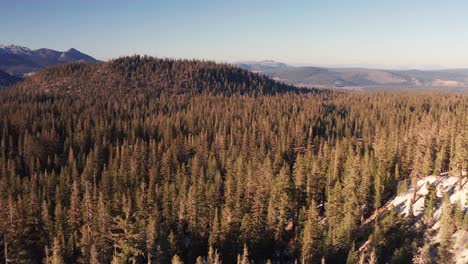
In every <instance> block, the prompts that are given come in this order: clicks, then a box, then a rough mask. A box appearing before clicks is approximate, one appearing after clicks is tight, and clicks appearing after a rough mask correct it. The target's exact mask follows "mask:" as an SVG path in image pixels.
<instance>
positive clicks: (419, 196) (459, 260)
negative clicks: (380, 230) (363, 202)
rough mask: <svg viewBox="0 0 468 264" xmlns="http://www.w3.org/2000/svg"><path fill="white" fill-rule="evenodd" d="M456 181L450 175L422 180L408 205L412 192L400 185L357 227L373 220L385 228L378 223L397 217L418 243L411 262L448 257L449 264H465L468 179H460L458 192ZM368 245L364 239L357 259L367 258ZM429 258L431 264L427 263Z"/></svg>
mask: <svg viewBox="0 0 468 264" xmlns="http://www.w3.org/2000/svg"><path fill="white" fill-rule="evenodd" d="M459 180H460V178H459V176H451V175H449V173H448V172H446V173H441V174H440V175H438V176H436V175H431V176H427V177H423V178H422V179H420V180H418V181H417V190H416V201H415V202H414V204H412V199H413V195H414V192H415V191H414V189H413V188H412V187H408V186H406V184H407V182H401V183H400V184H399V193H398V194H397V195H395V196H394V197H393V198H392V199H390V200H389V201H388V202H387V203H386V204H385V206H383V207H382V208H381V209H380V210H377V211H375V212H374V214H373V215H372V216H371V217H369V218H368V219H367V220H366V221H364V222H363V223H361V227H362V228H363V229H364V227H365V226H366V225H369V224H371V223H373V222H375V220H377V223H378V225H384V226H385V224H382V223H384V222H389V219H391V218H392V217H393V218H394V219H395V218H399V217H400V219H402V221H403V222H404V223H405V224H404V226H403V228H404V229H406V230H413V232H414V233H413V236H415V237H414V238H415V241H419V242H418V244H419V245H420V247H419V251H418V254H417V255H415V258H414V259H417V260H414V261H415V262H416V263H441V261H440V258H441V257H442V258H443V257H447V255H448V257H449V258H452V259H453V263H456V264H466V263H468V247H467V246H466V245H468V230H467V228H468V222H467V220H468V218H467V216H468V178H466V177H464V178H462V181H461V184H462V187H461V189H460V185H459V183H460V181H459ZM407 187H408V188H407ZM395 213H397V214H399V217H395V215H394V214H395ZM376 225H377V224H376ZM393 232H395V231H393ZM393 235H397V234H395V233H393V234H391V233H390V234H389V233H387V234H386V236H387V237H391V236H393ZM372 243H373V241H371V240H368V241H366V243H364V244H363V245H362V246H361V247H360V248H359V253H360V257H361V258H363V259H365V258H368V257H369V254H370V252H369V249H368V248H369V245H370V244H372ZM443 250H446V252H445V253H444V252H443ZM442 253H443V255H441V254H442ZM423 259H425V260H423ZM429 259H430V260H431V262H427V261H428V260H429ZM418 261H423V262H418ZM424 261H426V262H424Z"/></svg>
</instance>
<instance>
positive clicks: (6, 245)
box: [4, 232, 8, 264]
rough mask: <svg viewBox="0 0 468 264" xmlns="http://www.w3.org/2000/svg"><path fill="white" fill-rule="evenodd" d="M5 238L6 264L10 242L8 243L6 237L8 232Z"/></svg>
mask: <svg viewBox="0 0 468 264" xmlns="http://www.w3.org/2000/svg"><path fill="white" fill-rule="evenodd" d="M4 238H5V252H4V253H5V264H7V263H8V241H7V236H6V232H5V235H4Z"/></svg>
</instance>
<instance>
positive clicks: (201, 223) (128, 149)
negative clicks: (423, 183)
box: [0, 57, 468, 263]
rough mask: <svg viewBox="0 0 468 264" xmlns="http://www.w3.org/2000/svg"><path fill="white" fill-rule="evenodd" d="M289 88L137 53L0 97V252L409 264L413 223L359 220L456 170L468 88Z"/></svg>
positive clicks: (91, 259)
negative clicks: (407, 187) (404, 188)
mask: <svg viewBox="0 0 468 264" xmlns="http://www.w3.org/2000/svg"><path fill="white" fill-rule="evenodd" d="M220 76H221V77H220ZM296 91H297V90H296V89H295V88H293V87H290V86H284V85H280V84H278V83H276V82H273V81H270V80H268V79H266V78H265V77H261V76H258V75H255V74H252V73H248V72H246V71H243V70H238V69H236V68H233V67H232V66H226V65H217V64H214V63H209V62H199V61H172V60H155V59H152V58H146V57H129V58H121V59H118V60H115V61H111V62H109V63H106V64H99V65H87V64H70V65H65V66H59V67H57V68H52V69H48V70H46V71H44V72H41V73H39V74H37V75H35V76H34V77H33V78H30V79H28V80H26V81H25V82H23V83H21V84H18V85H16V86H15V87H11V88H9V89H7V90H4V91H0V121H1V122H0V131H1V134H0V219H2V221H0V235H1V242H0V244H1V246H2V248H3V249H7V250H5V251H3V252H4V254H3V255H4V257H3V258H1V261H3V263H4V262H5V258H8V259H9V260H10V261H11V262H15V263H16V262H19V263H22V262H28V261H29V262H32V263H39V262H41V261H46V262H47V263H62V262H65V263H73V262H78V263H109V262H111V261H113V263H128V262H132V261H136V262H137V263H148V262H152V263H170V262H171V260H172V262H173V263H176V262H177V261H178V260H181V261H183V262H185V263H194V262H195V261H202V259H203V260H205V261H207V263H219V260H222V262H223V263H235V262H236V261H237V260H239V261H240V262H242V263H247V262H246V261H247V260H250V261H255V263H265V262H266V261H267V260H271V261H273V262H282V263H284V262H287V261H290V262H292V261H294V260H298V261H300V262H303V263H315V262H320V261H321V259H322V258H323V259H325V261H326V262H327V263H346V261H347V260H349V261H351V262H349V263H353V262H352V261H353V260H354V259H356V258H358V253H356V251H357V248H358V247H359V246H360V245H361V244H362V243H364V242H366V241H368V240H371V241H373V242H372V243H371V248H370V250H369V252H373V255H372V256H373V257H374V259H377V260H378V262H379V261H383V260H385V261H388V262H390V263H408V262H409V261H411V258H412V257H413V255H414V254H416V253H417V252H416V251H417V246H418V245H421V244H422V241H421V240H420V238H421V234H420V233H419V234H418V233H417V231H414V230H412V229H410V228H406V227H408V226H410V225H407V222H405V221H403V220H402V219H399V218H398V217H396V216H395V215H393V216H394V217H393V218H386V219H387V220H385V222H383V223H380V221H378V222H376V223H375V225H374V226H373V227H371V228H368V227H366V228H360V224H361V221H363V220H364V219H366V218H367V217H368V216H369V215H370V214H372V212H373V211H374V210H375V209H377V208H380V207H381V206H382V205H383V204H384V203H385V202H386V201H387V200H388V199H390V198H391V197H392V196H393V195H395V193H396V189H397V186H398V183H399V182H403V184H404V183H405V182H406V183H409V182H410V180H411V179H412V178H414V179H417V178H418V177H422V176H423V175H429V174H432V173H439V172H441V171H447V170H451V171H454V172H457V170H458V169H459V166H458V164H460V163H462V164H466V161H467V154H466V148H467V146H466V145H467V140H466V139H467V135H466V133H467V126H468V123H467V122H468V120H467V118H466V116H467V114H468V100H467V97H466V96H460V95H444V94H397V93H372V94H365V93H359V94H356V93H331V92H322V93H305V94H302V93H298V92H296ZM405 179H406V181H404V180H405ZM400 187H401V183H400ZM465 217H466V216H465ZM382 243H384V244H382ZM413 245H415V246H413ZM199 263H200V262H199Z"/></svg>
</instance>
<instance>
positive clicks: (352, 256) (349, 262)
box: [346, 242, 359, 264]
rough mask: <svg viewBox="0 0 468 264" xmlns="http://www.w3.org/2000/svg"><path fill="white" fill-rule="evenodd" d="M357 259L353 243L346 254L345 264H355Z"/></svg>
mask: <svg viewBox="0 0 468 264" xmlns="http://www.w3.org/2000/svg"><path fill="white" fill-rule="evenodd" d="M358 258H359V256H358V251H356V246H355V245H354V242H353V245H352V247H351V249H350V250H349V253H348V258H347V259H346V264H356V263H357V262H358Z"/></svg>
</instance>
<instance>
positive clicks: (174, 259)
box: [171, 255, 184, 264]
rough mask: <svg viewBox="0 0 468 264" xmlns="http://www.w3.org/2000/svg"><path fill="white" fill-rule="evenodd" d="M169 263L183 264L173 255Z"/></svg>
mask: <svg viewBox="0 0 468 264" xmlns="http://www.w3.org/2000/svg"><path fill="white" fill-rule="evenodd" d="M171 263H172V264H184V262H182V260H181V259H180V257H179V256H177V255H174V257H172V260H171Z"/></svg>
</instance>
